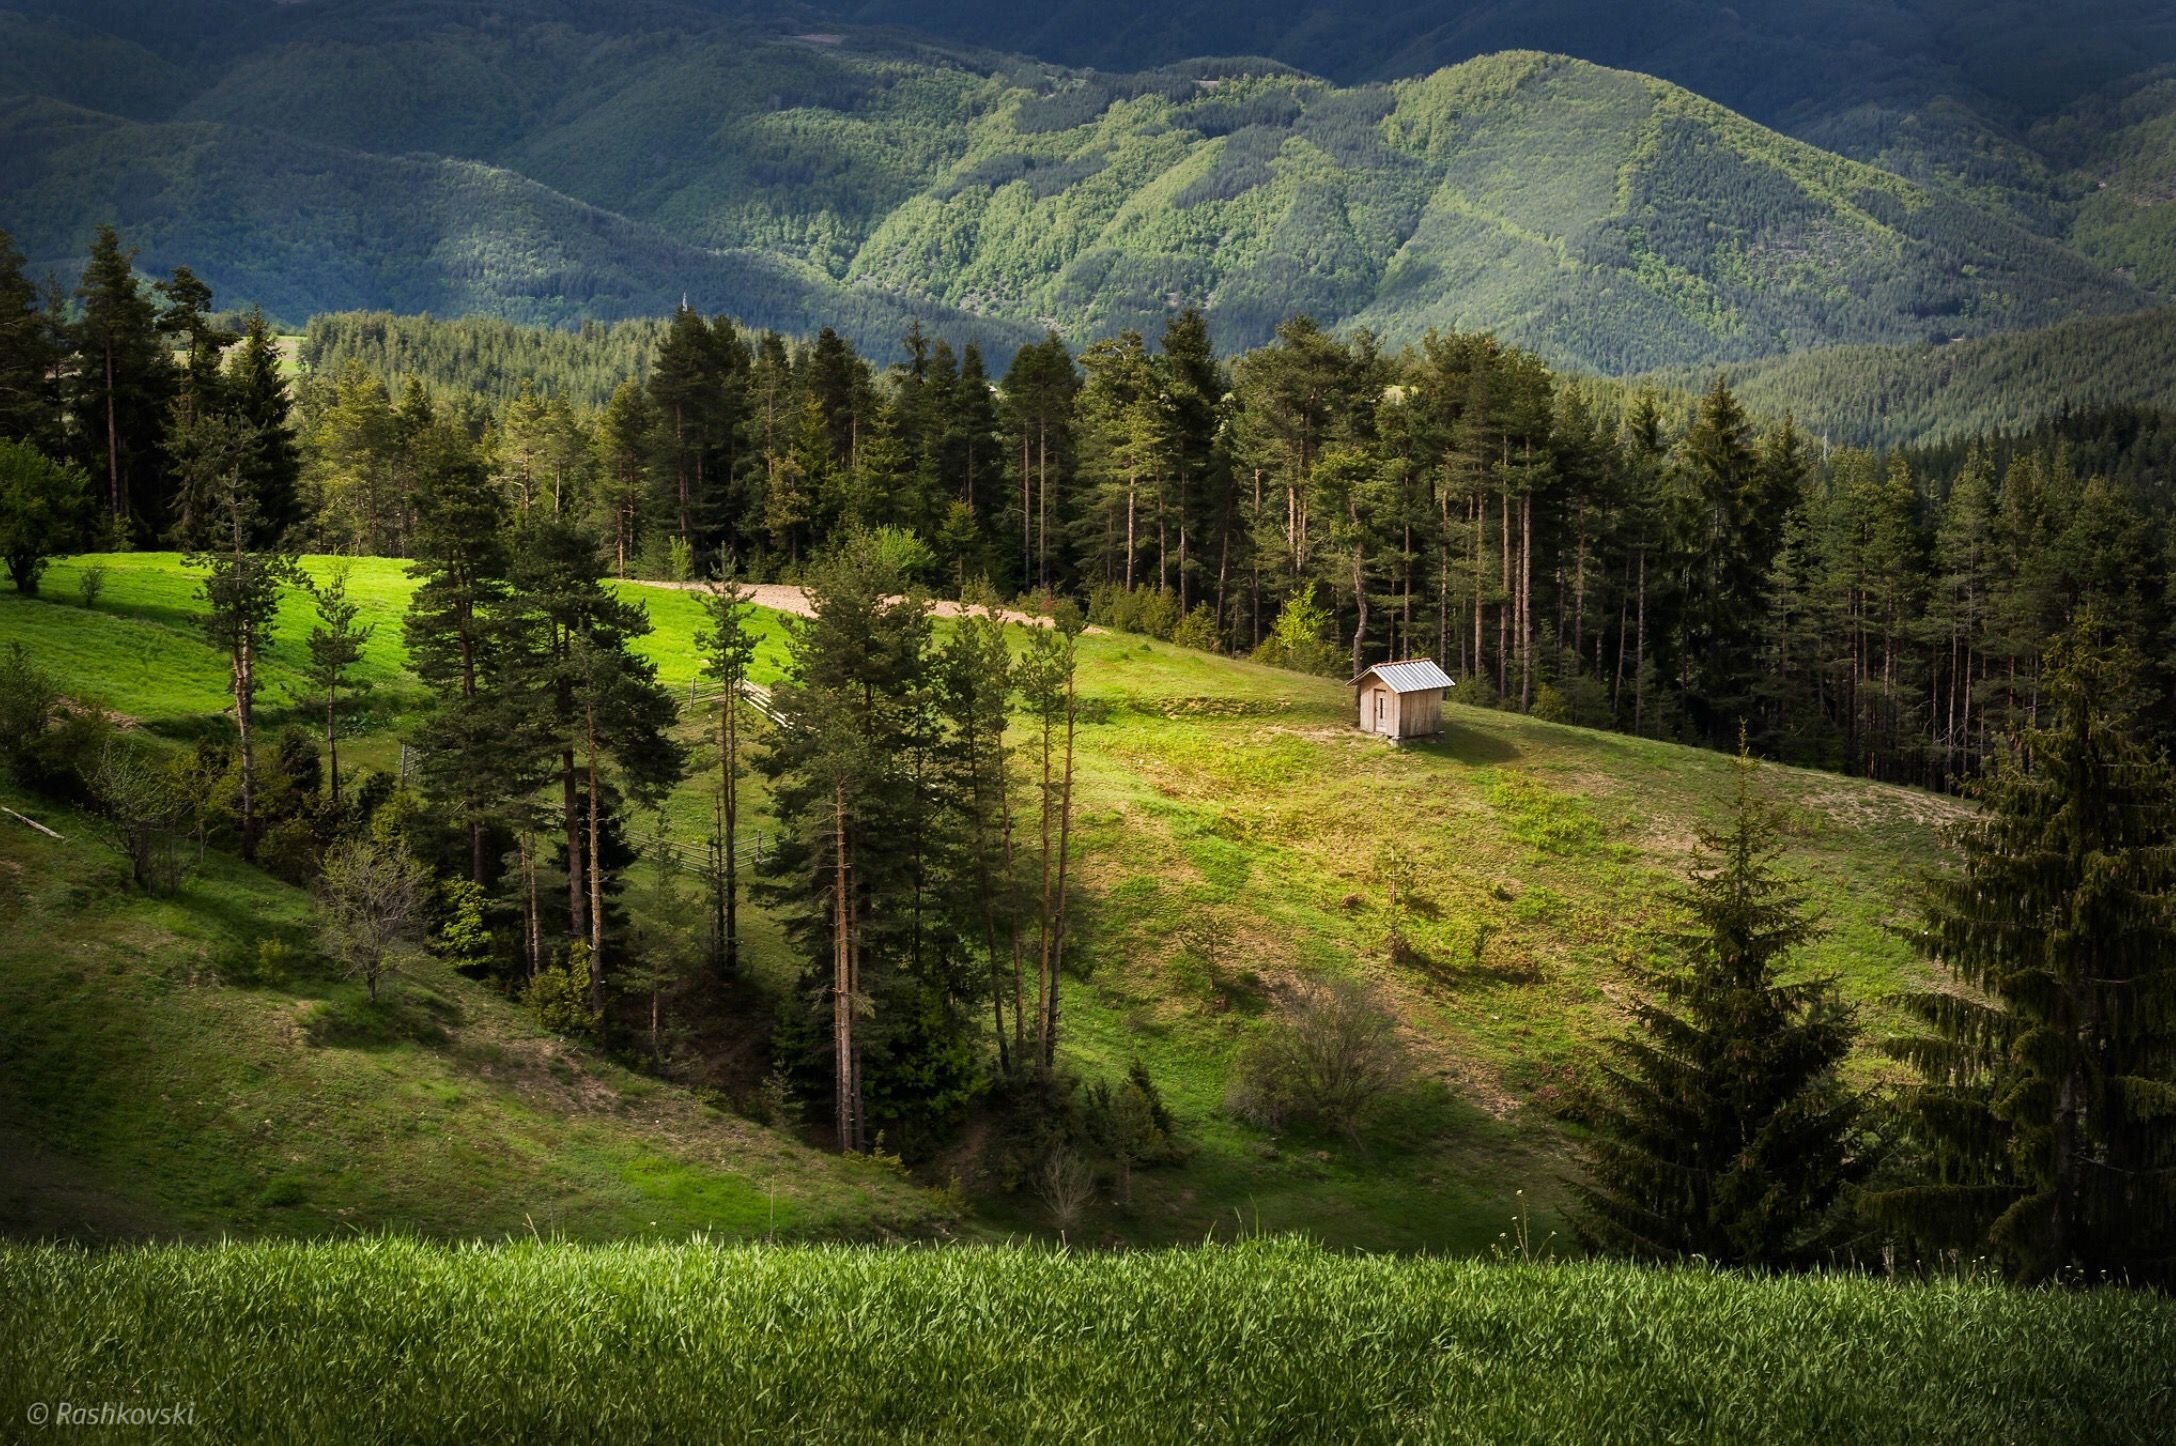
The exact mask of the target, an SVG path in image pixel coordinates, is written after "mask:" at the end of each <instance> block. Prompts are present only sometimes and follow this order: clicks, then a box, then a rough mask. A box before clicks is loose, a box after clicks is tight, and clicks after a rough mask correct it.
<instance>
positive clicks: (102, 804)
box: [88, 737, 188, 894]
mask: <svg viewBox="0 0 2176 1446" xmlns="http://www.w3.org/2000/svg"><path fill="white" fill-rule="evenodd" d="M88 781H89V785H90V793H91V797H92V798H93V799H94V800H95V802H96V804H97V807H98V812H99V816H100V818H101V820H102V821H103V823H104V826H105V830H106V833H107V836H108V838H110V839H111V840H112V842H113V844H114V846H115V847H116V848H118V849H119V850H120V851H121V855H122V857H124V858H126V859H127V860H128V869H129V877H130V878H131V879H132V880H133V881H134V882H135V884H136V887H137V888H139V889H142V890H143V891H144V892H145V893H147V894H170V893H172V892H173V891H174V890H176V889H178V888H180V887H181V880H182V873H183V867H182V857H181V848H180V840H181V833H180V830H181V825H182V822H183V820H184V819H186V817H187V816H188V800H187V799H185V798H184V797H183V796H182V793H181V790H180V788H179V787H177V786H176V784H175V781H174V776H173V774H172V772H171V771H170V770H168V769H165V768H161V767H160V766H159V765H158V764H156V763H154V762H153V761H152V760H151V759H149V758H147V757H145V756H144V754H143V752H142V751H141V750H140V749H138V748H136V747H134V746H132V745H130V744H128V743H125V742H123V741H122V740H121V739H120V738H117V737H109V738H108V739H107V741H106V746H105V748H104V749H103V751H102V752H101V753H100V754H99V759H98V763H97V765H96V766H95V767H94V768H93V769H92V771H91V775H90V778H89V780H88Z"/></svg>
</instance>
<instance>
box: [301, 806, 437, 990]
mask: <svg viewBox="0 0 2176 1446" xmlns="http://www.w3.org/2000/svg"><path fill="white" fill-rule="evenodd" d="M429 882H430V876H429V874H428V873H427V872H426V871H425V870H424V867H423V865H422V864H420V863H418V862H417V861H416V860H415V858H414V857H413V856H412V855H411V854H409V852H408V851H407V850H406V849H404V848H402V847H400V846H399V845H398V844H383V843H378V842H376V841H375V840H372V839H347V840H345V841H343V842H341V843H338V844H335V845H333V847H332V848H331V849H329V850H328V851H327V852H326V854H325V867H324V872H323V874H322V875H321V876H320V877H319V879H318V885H317V891H316V904H317V926H318V937H319V940H320V941H321V943H322V944H323V946H324V949H325V952H326V953H327V954H328V955H330V956H331V957H332V958H334V959H336V960H338V961H339V962H340V963H341V964H343V965H345V966H346V967H347V971H348V973H349V974H350V975H359V976H361V978H362V980H363V983H364V985H365V986H366V987H367V988H368V989H369V991H370V1000H371V1002H372V1003H373V1004H375V1003H376V1002H377V1000H378V982H379V980H380V979H382V978H383V977H384V976H386V975H387V974H390V973H394V972H396V971H397V970H398V968H399V966H400V962H401V960H403V959H404V958H406V957H408V956H410V955H412V954H414V953H415V952H417V947H418V941H417V932H418V928H417V926H418V924H419V921H420V916H421V912H422V908H423V894H424V889H425V887H426V885H428V883H429Z"/></svg>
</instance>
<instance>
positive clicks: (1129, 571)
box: [1126, 476, 1135, 593]
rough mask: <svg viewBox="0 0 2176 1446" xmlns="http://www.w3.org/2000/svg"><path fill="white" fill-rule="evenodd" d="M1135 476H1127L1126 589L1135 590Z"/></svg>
mask: <svg viewBox="0 0 2176 1446" xmlns="http://www.w3.org/2000/svg"><path fill="white" fill-rule="evenodd" d="M1133 491H1134V488H1133V478H1132V477H1130V476H1129V477H1127V478H1126V591H1127V592H1129V593H1130V592H1132V591H1133V554H1134V550H1135V543H1134V540H1133V502H1134V497H1133Z"/></svg>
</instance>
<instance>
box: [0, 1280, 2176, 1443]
mask: <svg viewBox="0 0 2176 1446" xmlns="http://www.w3.org/2000/svg"><path fill="white" fill-rule="evenodd" d="M304 1382H306V1383H307V1386H306V1388H305V1387H302V1386H299V1385H298V1383H304ZM62 1401H66V1402H69V1403H71V1404H74V1405H77V1406H82V1405H85V1404H87V1403H88V1404H93V1405H95V1404H96V1403H103V1402H114V1403H117V1404H119V1405H122V1406H130V1407H136V1408H142V1409H158V1408H160V1407H165V1406H187V1407H190V1408H192V1409H193V1413H194V1414H193V1420H192V1424H191V1425H190V1427H189V1428H188V1429H187V1430H176V1431H173V1432H172V1433H170V1434H171V1435H173V1436H174V1437H177V1438H178V1437H181V1436H185V1435H188V1434H191V1432H208V1433H210V1435H211V1436H212V1437H214V1438H217V1439H222V1440H259V1439H261V1440H286V1441H302V1440H359V1441H381V1440H382V1441H407V1440H439V1439H461V1440H553V1441H574V1440H592V1439H598V1440H603V1439H609V1440H615V1441H648V1440H660V1441H666V1440H678V1441H686V1440H753V1439H763V1440H810V1441H816V1440H872V1439H875V1440H943V1441H966V1440H973V1441H1019V1440H1069V1441H1070V1440H1079V1441H1126V1442H1130V1441H1198V1440H1218V1441H1250V1442H1252V1441H1287V1440H1336V1441H1409V1440H1486V1441H1497V1440H1578V1441H1597V1442H1598V1441H1638V1442H1646V1441H1657V1440H1671V1441H1707V1440H1712V1441H1766V1442H1791V1441H1809V1442H1813V1441H1819V1442H1828V1441H1893V1440H1905V1439H1910V1440H1923V1441H1988V1440H1995V1441H2026V1440H2042V1441H2105V1442H2127V1441H2146V1440H2150V1439H2154V1438H2156V1437H2157V1436H2160V1433H2162V1432H2163V1431H2165V1429H2166V1426H2167V1420H2168V1413H2169V1412H2170V1411H2171V1410H2172V1409H2176V1303H2171V1302H2170V1301H2168V1300H2167V1299H2165V1298H2158V1297H2153V1296H2148V1295H2142V1294H2133V1293H2124V1292H2117V1291H2093V1292H2059V1291H2039V1292H2022V1291H2015V1290H2011V1289H2008V1288H2005V1287H2001V1286H1994V1285H1986V1284H1963V1283H1955V1282H1945V1283H1938V1284H1932V1285H1893V1284H1889V1283H1885V1282H1883V1281H1880V1280H1875V1279H1869V1278H1865V1277H1819V1276H1816V1277H1807V1278H1798V1279H1787V1280H1758V1279H1748V1278H1745V1277H1742V1276H1729V1275H1722V1274H1713V1273H1708V1272H1704V1271H1697V1270H1682V1271H1644V1270H1638V1269H1634V1268H1630V1267H1625V1266H1616V1265H1602V1264H1580V1265H1563V1264H1525V1263H1508V1262H1506V1263H1492V1262H1485V1261H1463V1262H1460V1261H1445V1260H1440V1259H1412V1258H1408V1259H1396V1258H1389V1257H1381V1256H1374V1257H1370V1256H1353V1255H1339V1254H1334V1253H1331V1252H1328V1251H1325V1250H1322V1249H1321V1248H1319V1247H1316V1246H1311V1245H1307V1244H1303V1243H1301V1242H1297V1241H1293V1240H1267V1241H1252V1242H1247V1243H1244V1244H1240V1245H1237V1246H1219V1247H1211V1248H1207V1249H1197V1250H1188V1251H1150V1252H1137V1253H1125V1254H1115V1255H1112V1254H1096V1253H1089V1254H1081V1253H1067V1252H1062V1251H1054V1250H1047V1249H1034V1248H988V1247H964V1248H951V1249H944V1250H928V1249H889V1250H885V1249H870V1248H851V1247H775V1248H764V1247H746V1246H738V1247H736V1246H721V1245H715V1244H706V1243H699V1242H698V1243H686V1244H675V1245H664V1244H627V1245H616V1246H608V1247H601V1248H580V1247H571V1246H562V1245H554V1244H542V1243H533V1244H532V1243H520V1244H514V1245H506V1246H496V1247H453V1248H442V1247H431V1246H425V1245H421V1244H417V1243H414V1242H409V1241H402V1240H385V1239H379V1240H364V1241H350V1242H341V1243H337V1244H317V1245H297V1244H263V1245H224V1246H219V1247H214V1248H209V1249H200V1250H177V1249H172V1248H161V1247H151V1248H126V1249H116V1250H111V1251H104V1252H99V1253H95V1254H92V1253H84V1252H81V1251H78V1250H73V1249H68V1248H26V1247H16V1248H4V1249H0V1420H5V1421H8V1422H11V1423H13V1422H21V1421H24V1420H26V1419H29V1420H33V1421H35V1420H36V1417H35V1415H34V1414H33V1412H34V1411H35V1410H37V1409H40V1408H42V1409H44V1410H46V1411H48V1412H50V1411H52V1410H53V1409H55V1403H58V1402H62ZM33 1434H35V1433H33ZM2162 1439H2165V1437H2164V1438H2162Z"/></svg>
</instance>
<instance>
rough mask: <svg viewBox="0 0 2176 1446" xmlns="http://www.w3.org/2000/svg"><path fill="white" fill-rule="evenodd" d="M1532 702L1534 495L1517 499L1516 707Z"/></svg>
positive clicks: (1523, 707) (1527, 707)
mask: <svg viewBox="0 0 2176 1446" xmlns="http://www.w3.org/2000/svg"><path fill="white" fill-rule="evenodd" d="M1533 706H1534V499H1533V498H1532V497H1531V496H1527V497H1521V498H1520V499H1519V711H1520V712H1522V713H1523V712H1529V711H1531V710H1532V708H1533Z"/></svg>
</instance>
